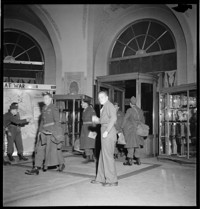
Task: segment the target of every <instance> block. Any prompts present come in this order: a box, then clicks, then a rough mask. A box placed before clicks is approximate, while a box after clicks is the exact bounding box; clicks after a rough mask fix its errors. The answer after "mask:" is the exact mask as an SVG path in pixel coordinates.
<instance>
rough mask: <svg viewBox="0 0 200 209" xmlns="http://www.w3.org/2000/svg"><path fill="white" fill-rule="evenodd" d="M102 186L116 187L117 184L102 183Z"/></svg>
mask: <svg viewBox="0 0 200 209" xmlns="http://www.w3.org/2000/svg"><path fill="white" fill-rule="evenodd" d="M103 186H104V187H112V186H118V182H115V183H104V184H103Z"/></svg>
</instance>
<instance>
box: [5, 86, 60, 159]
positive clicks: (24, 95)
mask: <svg viewBox="0 0 200 209" xmlns="http://www.w3.org/2000/svg"><path fill="white" fill-rule="evenodd" d="M3 85H4V88H3V114H5V113H6V112H8V110H9V107H10V105H11V103H13V102H17V103H18V107H19V114H20V119H24V118H26V117H27V116H30V117H31V118H33V120H32V122H31V123H29V124H27V125H25V126H23V127H21V133H22V142H23V147H24V155H32V153H33V151H34V146H35V141H36V137H37V131H38V125H39V118H40V115H41V108H42V106H43V105H44V103H43V96H42V93H43V92H47V91H48V92H50V93H52V94H53V93H55V91H56V86H55V85H45V84H44V85H43V84H25V83H7V82H4V83H3ZM6 150H7V138H5V152H6ZM13 155H14V156H16V155H17V150H16V147H15V146H14V153H13Z"/></svg>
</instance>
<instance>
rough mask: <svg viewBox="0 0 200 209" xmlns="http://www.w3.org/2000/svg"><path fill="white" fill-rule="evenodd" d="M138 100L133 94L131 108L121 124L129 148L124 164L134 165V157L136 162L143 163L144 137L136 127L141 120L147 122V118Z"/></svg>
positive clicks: (126, 146) (126, 145)
mask: <svg viewBox="0 0 200 209" xmlns="http://www.w3.org/2000/svg"><path fill="white" fill-rule="evenodd" d="M136 102H137V101H136V98H135V97H134V96H132V97H131V99H130V106H131V108H129V109H128V110H127V111H126V114H125V116H124V120H123V123H122V126H121V127H122V129H123V132H124V136H125V140H126V144H125V146H124V147H125V148H127V156H126V161H125V162H124V163H123V165H132V164H133V158H134V159H135V160H136V162H135V164H137V165H140V164H141V162H140V153H139V149H140V146H143V145H144V139H143V137H141V136H138V135H137V134H136V129H137V125H138V123H139V122H140V121H141V122H143V123H145V119H144V115H143V111H142V110H141V109H140V108H139V107H138V106H137V105H136Z"/></svg>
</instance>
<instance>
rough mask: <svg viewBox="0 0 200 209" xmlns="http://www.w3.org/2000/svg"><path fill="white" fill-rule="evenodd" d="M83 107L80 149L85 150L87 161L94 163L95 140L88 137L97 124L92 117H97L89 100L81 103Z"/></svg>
mask: <svg viewBox="0 0 200 209" xmlns="http://www.w3.org/2000/svg"><path fill="white" fill-rule="evenodd" d="M81 106H82V108H83V113H82V127H81V135H80V149H83V150H84V152H85V155H86V161H85V163H87V162H91V161H94V158H93V157H94V156H93V155H94V148H95V139H93V138H89V137H88V135H89V133H90V131H95V124H94V123H93V122H92V116H93V115H96V112H95V110H94V109H93V108H92V107H91V105H90V101H89V100H88V99H83V100H82V101H81Z"/></svg>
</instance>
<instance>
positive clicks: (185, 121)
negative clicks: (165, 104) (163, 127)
mask: <svg viewBox="0 0 200 209" xmlns="http://www.w3.org/2000/svg"><path fill="white" fill-rule="evenodd" d="M161 123H187V120H183V121H161Z"/></svg>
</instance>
